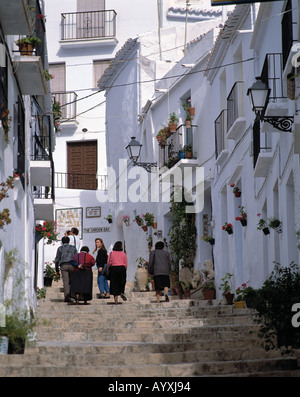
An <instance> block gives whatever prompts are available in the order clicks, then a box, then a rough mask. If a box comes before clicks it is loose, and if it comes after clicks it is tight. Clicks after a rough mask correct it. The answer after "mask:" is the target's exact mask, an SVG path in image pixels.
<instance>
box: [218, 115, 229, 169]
mask: <svg viewBox="0 0 300 397" xmlns="http://www.w3.org/2000/svg"><path fill="white" fill-rule="evenodd" d="M226 133H227V109H224V110H222V112H221V113H220V114H219V116H218V117H217V118H216V120H215V152H216V164H217V165H221V164H222V163H223V162H224V161H225V160H226V158H227V157H228V150H227V145H226Z"/></svg>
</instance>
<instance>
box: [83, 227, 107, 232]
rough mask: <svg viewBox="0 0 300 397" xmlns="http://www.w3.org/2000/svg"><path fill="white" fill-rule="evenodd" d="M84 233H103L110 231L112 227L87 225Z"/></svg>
mask: <svg viewBox="0 0 300 397" xmlns="http://www.w3.org/2000/svg"><path fill="white" fill-rule="evenodd" d="M83 231H84V233H103V232H110V227H87V228H84V229H83Z"/></svg>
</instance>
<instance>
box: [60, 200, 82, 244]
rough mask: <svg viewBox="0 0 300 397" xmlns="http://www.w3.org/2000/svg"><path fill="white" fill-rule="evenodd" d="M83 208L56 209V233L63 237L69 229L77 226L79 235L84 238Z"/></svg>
mask: <svg viewBox="0 0 300 397" xmlns="http://www.w3.org/2000/svg"><path fill="white" fill-rule="evenodd" d="M82 214H83V210H82V208H81V207H80V208H62V209H57V210H56V233H58V239H61V238H62V237H63V236H64V235H65V232H66V231H67V230H71V229H72V227H76V228H77V229H78V230H79V235H78V237H79V238H80V239H82Z"/></svg>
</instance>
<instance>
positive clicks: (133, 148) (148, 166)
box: [125, 136, 157, 172]
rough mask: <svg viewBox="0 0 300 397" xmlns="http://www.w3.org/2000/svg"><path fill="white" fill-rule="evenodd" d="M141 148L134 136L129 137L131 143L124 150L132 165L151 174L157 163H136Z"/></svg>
mask: <svg viewBox="0 0 300 397" xmlns="http://www.w3.org/2000/svg"><path fill="white" fill-rule="evenodd" d="M142 146H143V145H141V144H140V143H139V141H137V140H136V139H135V136H132V137H131V141H130V142H129V144H128V145H127V146H126V148H125V149H126V150H127V153H128V157H129V158H130V160H132V162H133V165H137V166H139V167H143V168H144V169H145V170H146V171H147V172H152V171H153V170H154V169H156V167H157V163H141V162H138V159H139V157H140V154H141V149H142Z"/></svg>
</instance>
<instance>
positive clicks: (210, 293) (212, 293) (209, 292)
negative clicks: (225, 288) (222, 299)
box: [202, 289, 216, 300]
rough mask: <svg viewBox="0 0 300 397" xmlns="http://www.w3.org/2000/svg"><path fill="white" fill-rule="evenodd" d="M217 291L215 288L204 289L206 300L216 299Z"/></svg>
mask: <svg viewBox="0 0 300 397" xmlns="http://www.w3.org/2000/svg"><path fill="white" fill-rule="evenodd" d="M215 292H216V291H215V290H214V289H207V290H202V293H203V298H204V299H205V300H211V299H215Z"/></svg>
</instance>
